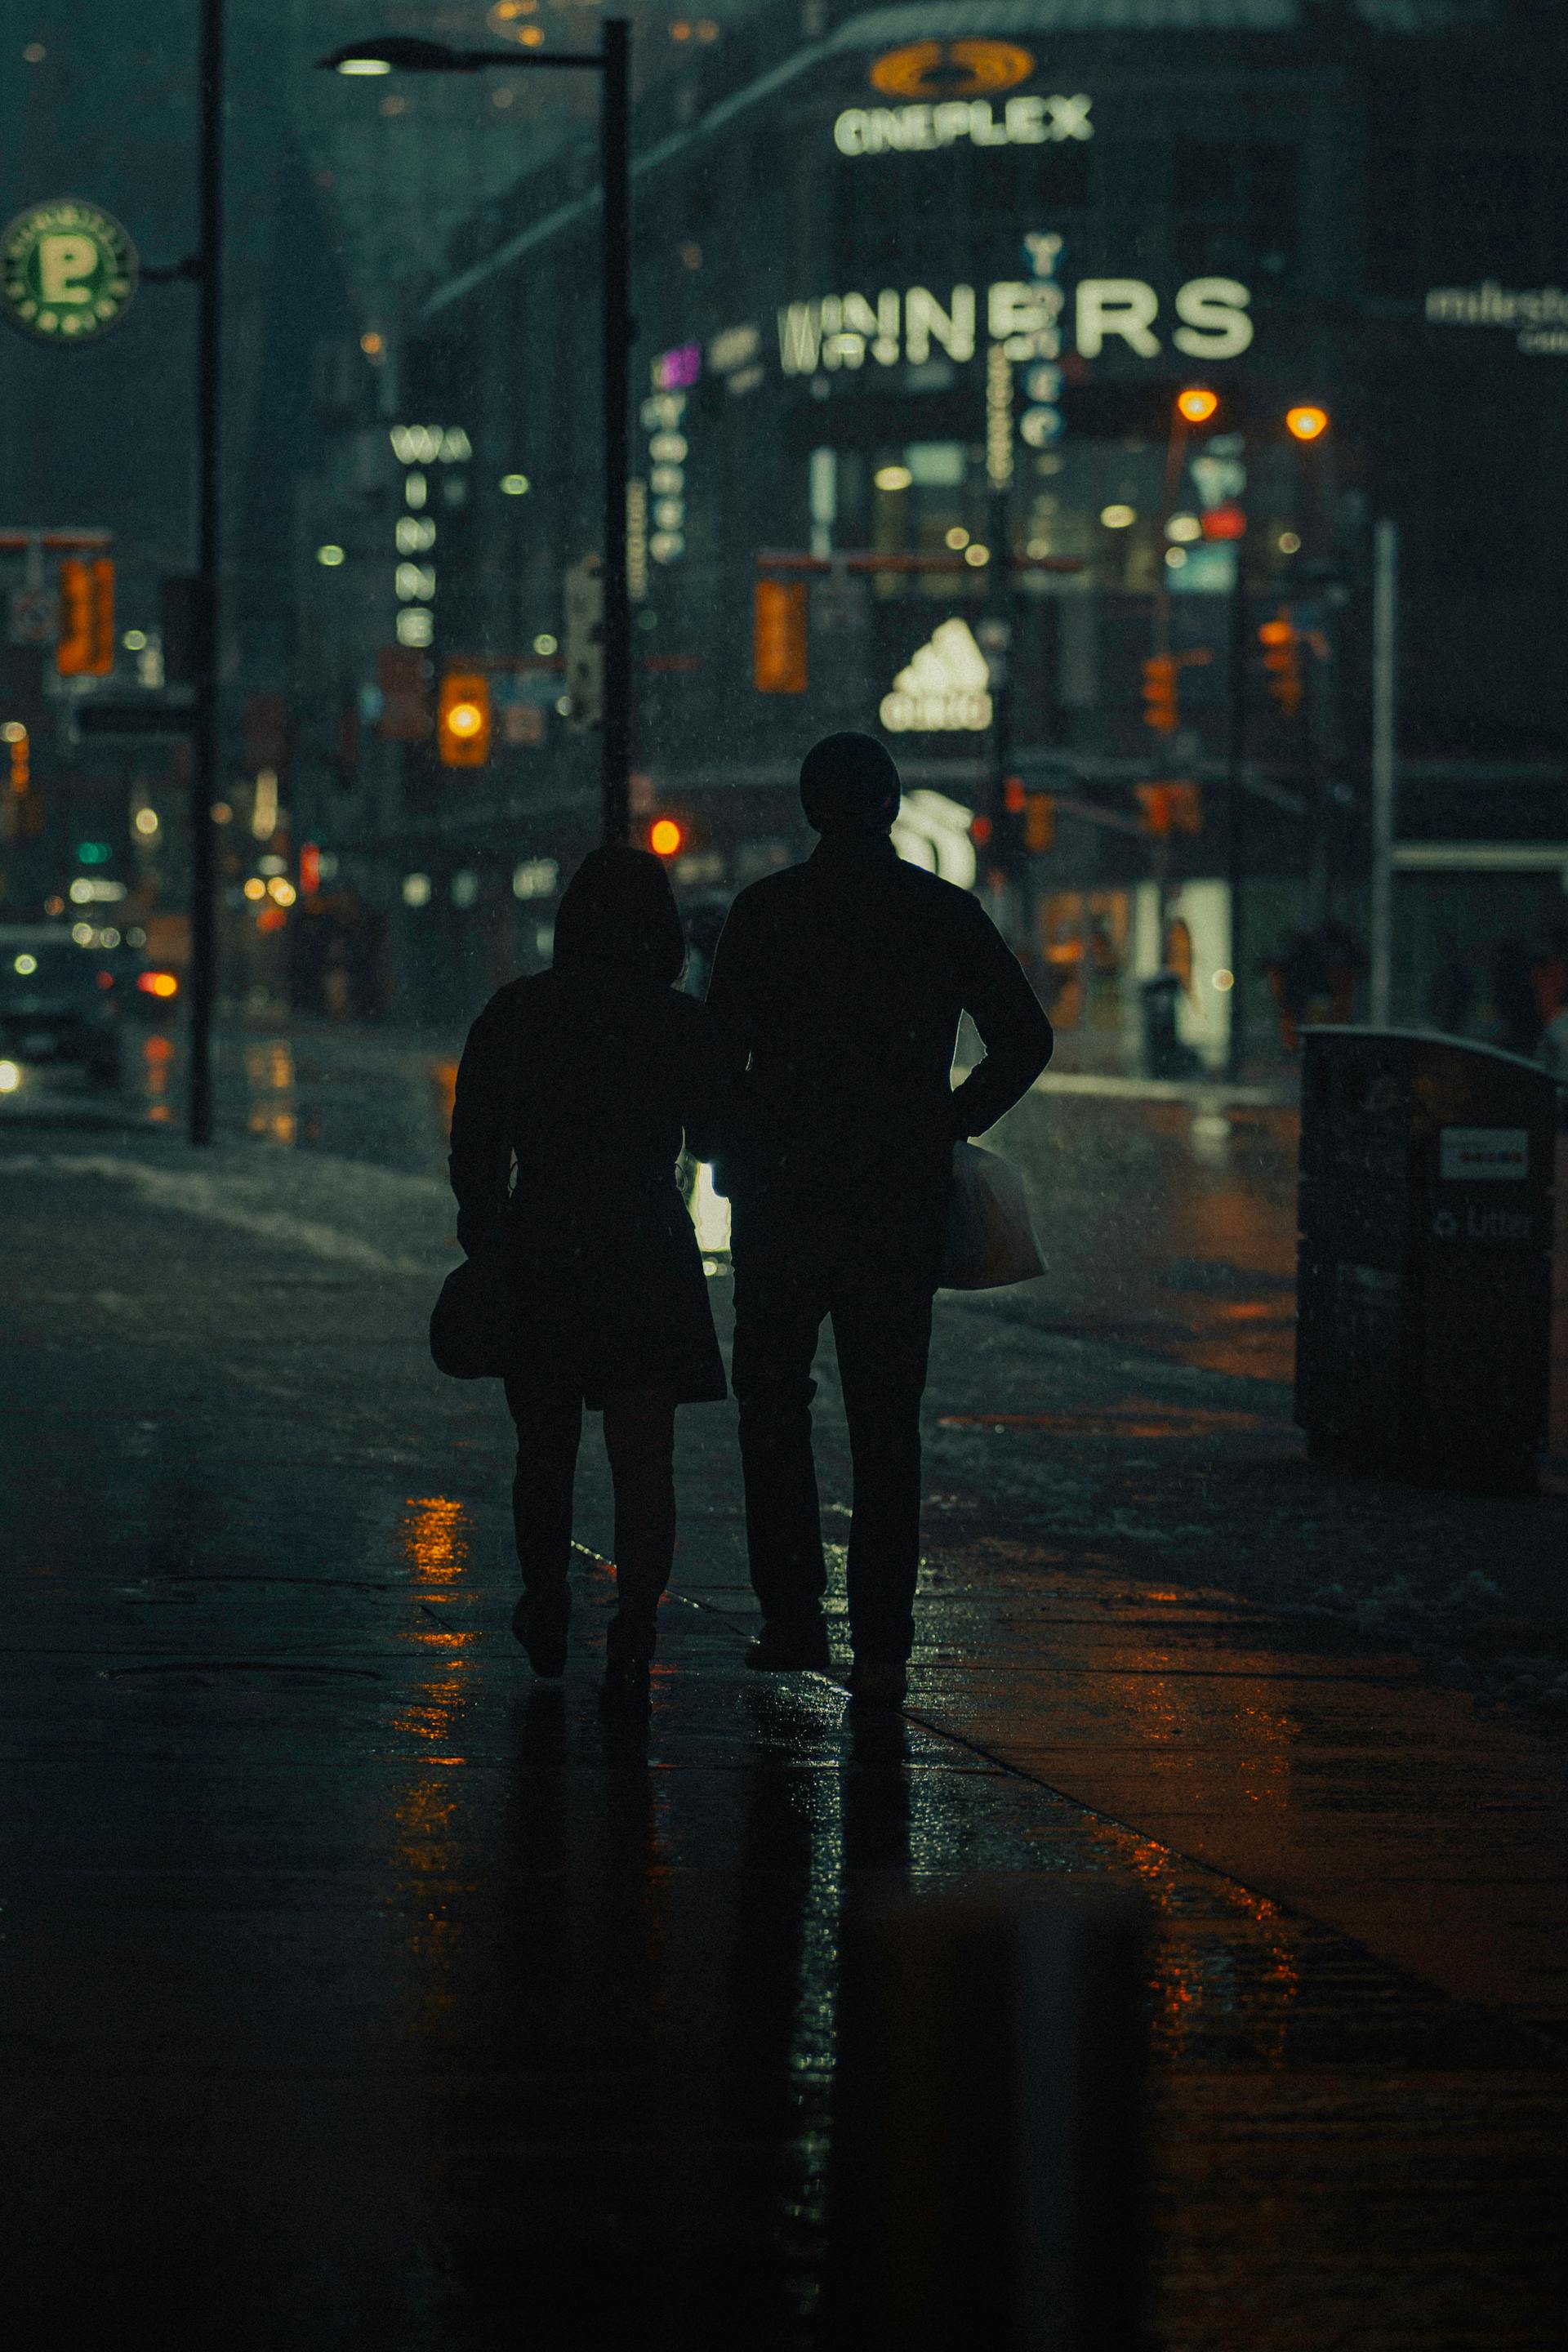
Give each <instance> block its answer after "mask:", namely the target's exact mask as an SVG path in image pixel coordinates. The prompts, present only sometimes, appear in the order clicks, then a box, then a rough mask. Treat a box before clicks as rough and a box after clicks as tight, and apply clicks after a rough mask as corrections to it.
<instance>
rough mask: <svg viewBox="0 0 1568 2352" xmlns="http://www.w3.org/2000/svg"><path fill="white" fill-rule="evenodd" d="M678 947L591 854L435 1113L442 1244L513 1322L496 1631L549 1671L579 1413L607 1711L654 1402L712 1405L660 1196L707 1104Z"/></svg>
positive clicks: (689, 1242)
mask: <svg viewBox="0 0 1568 2352" xmlns="http://www.w3.org/2000/svg"><path fill="white" fill-rule="evenodd" d="M685 952H686V950H685V943H684V940H683V939H682V935H681V929H680V919H679V914H678V912H677V910H676V905H675V899H674V896H673V894H672V892H671V890H670V887H669V881H668V876H667V875H666V873H665V870H664V867H663V866H662V865H661V864H660V862H659V860H658V858H657V857H653V856H648V855H647V853H646V852H644V851H640V850H631V849H596V850H595V851H593V852H592V853H591V855H590V856H587V857H586V858H585V859H584V862H583V864H582V866H580V867H579V869H578V871H577V873H576V874H575V875H574V877H573V880H572V882H571V885H570V887H568V889H567V891H566V893H565V896H564V897H563V899H562V901H561V908H560V912H559V915H558V917H557V919H556V926H555V961H554V964H553V967H552V970H551V971H547V972H542V973H540V974H538V975H537V976H536V977H534V978H532V979H529V980H519V981H513V982H511V983H510V986H508V987H506V988H503V989H501V990H500V992H499V993H498V994H497V995H495V996H493V997H492V998H491V999H490V1002H489V1004H487V1005H486V1007H485V1009H484V1011H483V1012H482V1013H480V1015H479V1019H478V1020H477V1021H476V1022H475V1024H474V1025H473V1028H472V1029H471V1030H470V1032H469V1034H468V1044H467V1045H466V1046H465V1048H464V1051H463V1058H462V1062H461V1065H460V1066H459V1068H458V1085H457V1094H456V1098H455V1101H454V1105H453V1111H452V1139H451V1157H450V1160H449V1167H450V1172H451V1180H452V1189H453V1191H454V1192H456V1194H457V1196H458V1240H459V1241H460V1243H461V1244H462V1245H463V1247H464V1248H465V1249H466V1250H468V1251H470V1252H471V1251H472V1250H473V1249H474V1247H475V1246H476V1244H478V1243H479V1241H480V1240H481V1239H482V1238H484V1237H485V1236H486V1235H487V1234H489V1233H491V1232H492V1231H493V1229H494V1228H495V1227H496V1225H497V1224H498V1223H499V1224H500V1227H501V1232H502V1236H503V1241H504V1248H505V1256H506V1262H507V1265H508V1267H509V1270H510V1286H511V1297H512V1303H513V1307H514V1310H515V1315H516V1327H517V1354H516V1362H515V1366H514V1369H513V1370H512V1372H511V1374H510V1377H509V1378H508V1380H507V1382H506V1396H507V1403H508V1405H509V1406H510V1410H511V1413H512V1417H513V1419H514V1421H515V1422H516V1423H517V1429H518V1467H517V1476H516V1480H515V1482H514V1485H513V1489H512V1500H513V1517H514V1522H515V1527H516V1533H517V1544H518V1556H519V1560H520V1563H521V1569H522V1578H523V1598H522V1600H521V1602H520V1603H519V1607H518V1612H517V1615H516V1617H515V1619H514V1621H513V1622H514V1628H515V1630H516V1632H517V1633H518V1636H519V1639H520V1640H521V1641H522V1642H523V1643H524V1644H525V1646H526V1647H527V1649H528V1651H529V1654H530V1657H531V1660H532V1662H533V1664H534V1666H535V1668H536V1670H537V1671H539V1672H541V1673H547V1674H548V1673H556V1674H559V1673H560V1672H561V1671H562V1667H563V1664H564V1659H565V1650H566V1624H567V1617H568V1615H569V1612H570V1607H571V1596H570V1588H569V1585H568V1581H567V1567H568V1563H569V1561H570V1558H571V1545H572V1478H573V1471H574V1465H575V1461H576V1454H577V1446H578V1441H579V1437H580V1433H581V1426H582V1414H583V1408H584V1405H586V1406H587V1407H589V1408H590V1409H591V1410H593V1411H601V1410H602V1411H603V1412H604V1415H605V1444H606V1446H607V1448H608V1451H609V1455H610V1465H611V1469H612V1472H613V1474H614V1479H615V1489H616V1538H615V1549H616V1572H617V1578H618V1593H619V1601H620V1607H619V1612H618V1613H617V1616H616V1621H615V1622H614V1624H613V1625H612V1627H611V1647H610V1673H609V1675H608V1677H607V1680H606V1688H607V1689H610V1690H612V1693H614V1692H615V1691H616V1690H619V1691H620V1693H621V1695H622V1696H634V1695H636V1693H637V1691H638V1690H639V1689H640V1688H643V1687H646V1677H647V1659H648V1657H649V1656H650V1655H651V1654H652V1650H653V1638H654V1632H653V1628H654V1610H655V1608H656V1606H657V1604H658V1596H659V1594H660V1593H661V1592H662V1591H663V1590H664V1586H665V1583H666V1582H667V1580H668V1575H669V1569H670V1561H671V1558H672V1555H673V1549H674V1539H675V1493H674V1486H673V1479H672V1473H671V1468H670V1460H671V1450H672V1447H673V1444H674V1416H675V1407H676V1406H677V1405H678V1404H681V1403H697V1402H706V1401H710V1400H717V1399H719V1398H721V1397H722V1396H723V1394H724V1392H725V1391H724V1370H723V1364H722V1360H721V1357H720V1354H719V1349H718V1343H717V1341H716V1340H715V1339H714V1336H713V1318H712V1315H711V1313H710V1308H709V1304H708V1286H707V1282H706V1279H705V1277H704V1276H703V1271H702V1261H701V1257H700V1253H699V1250H698V1246H697V1238H696V1234H694V1232H693V1230H692V1225H691V1220H690V1218H689V1215H688V1213H687V1211H686V1207H685V1204H684V1202H682V1200H681V1197H680V1193H679V1190H678V1189H677V1185H676V1181H675V1165H676V1160H677V1159H678V1157H679V1152H680V1150H681V1144H682V1139H683V1137H684V1138H687V1139H689V1140H690V1141H691V1143H692V1146H693V1148H694V1149H695V1150H699V1152H700V1154H701V1155H702V1156H707V1154H708V1152H709V1150H710V1139H709V1130H710V1123H711V1119H712V1116H713V1105H714V1098H715V1091H716V1087H715V1068H714V1062H713V1057H712V1055H711V1051H710V1045H709V1028H708V1014H707V1013H706V1011H705V1009H704V1008H703V1006H701V1005H700V1004H699V1003H696V1001H695V1000H694V999H692V998H691V997H688V996H683V995H680V994H679V993H678V992H677V991H676V988H675V982H677V981H678V980H679V977H680V971H681V966H682V964H683V962H684V961H685ZM509 1143H510V1150H511V1153H512V1155H513V1156H514V1157H515V1160H516V1167H517V1174H516V1181H515V1183H514V1185H513V1187H512V1189H511V1192H510V1196H508V1195H507V1193H506V1192H505V1191H504V1189H503V1186H502V1182H501V1168H502V1165H503V1152H504V1150H505V1148H506V1146H507V1145H508V1144H509Z"/></svg>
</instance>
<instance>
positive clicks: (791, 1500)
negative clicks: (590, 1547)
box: [731, 1227, 827, 1623]
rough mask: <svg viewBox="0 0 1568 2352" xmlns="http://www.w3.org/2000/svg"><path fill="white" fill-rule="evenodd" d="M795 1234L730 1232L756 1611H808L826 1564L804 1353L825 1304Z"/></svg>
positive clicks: (811, 1349)
mask: <svg viewBox="0 0 1568 2352" xmlns="http://www.w3.org/2000/svg"><path fill="white" fill-rule="evenodd" d="M821 1284H822V1276H821V1271H820V1268H819V1266H818V1265H816V1263H815V1262H814V1252H813V1250H812V1248H811V1245H810V1244H809V1242H808V1241H807V1240H806V1239H805V1237H804V1236H802V1235H792V1234H776V1233H767V1234H757V1235H756V1236H754V1237H749V1236H747V1235H746V1234H745V1233H744V1229H743V1227H742V1231H741V1232H740V1233H739V1234H737V1237H736V1251H735V1347H734V1355H733V1358H732V1363H731V1381H732V1385H733V1388H734V1391H735V1397H736V1402H738V1404H739V1406H740V1409H741V1465H742V1471H743V1473H744V1475H745V1482H746V1549H747V1554H748V1557H749V1559H750V1561H751V1570H752V1585H753V1586H754V1587H755V1590H756V1595H757V1599H758V1601H760V1602H761V1604H762V1611H763V1617H764V1618H767V1619H770V1620H774V1621H778V1622H784V1623H788V1622H791V1621H792V1620H793V1621H795V1622H798V1621H800V1620H801V1619H802V1618H812V1617H815V1616H816V1612H818V1611H819V1610H820V1609H821V1606H822V1595H823V1592H824V1591H825V1589H826V1583H827V1574H826V1568H825V1567H824V1564H823V1558H822V1519H821V1513H820V1510H819V1507H818V1504H817V1495H816V1464H815V1462H814V1461H813V1459H812V1452H811V1401H812V1399H813V1397H814V1396H815V1395H816V1381H814V1380H813V1379H812V1377H811V1360H812V1358H813V1356H814V1355H815V1354H816V1339H817V1333H818V1331H819V1330H820V1328H821V1325H822V1318H823V1313H824V1309H825V1303H826V1302H825V1299H824V1297H823V1293H822V1287H821Z"/></svg>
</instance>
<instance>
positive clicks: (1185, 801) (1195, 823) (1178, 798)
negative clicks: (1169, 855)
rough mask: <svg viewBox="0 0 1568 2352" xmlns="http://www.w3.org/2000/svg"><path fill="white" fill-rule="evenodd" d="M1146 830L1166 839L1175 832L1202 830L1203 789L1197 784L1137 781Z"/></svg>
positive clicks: (1135, 788) (1137, 792) (1137, 790)
mask: <svg viewBox="0 0 1568 2352" xmlns="http://www.w3.org/2000/svg"><path fill="white" fill-rule="evenodd" d="M1133 791H1134V793H1136V795H1137V799H1138V805H1139V807H1140V808H1141V809H1142V813H1143V830H1144V832H1145V833H1152V834H1154V835H1157V836H1158V837H1159V838H1160V839H1162V840H1164V839H1166V838H1167V837H1168V836H1169V835H1171V834H1173V833H1202V831H1203V829H1204V801H1203V791H1202V788H1201V786H1199V785H1197V784H1135V785H1134V786H1133Z"/></svg>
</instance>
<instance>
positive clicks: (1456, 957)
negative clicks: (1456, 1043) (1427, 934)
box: [1424, 931, 1476, 1037]
mask: <svg viewBox="0 0 1568 2352" xmlns="http://www.w3.org/2000/svg"><path fill="white" fill-rule="evenodd" d="M1424 1010H1425V1012H1426V1018H1427V1020H1428V1021H1429V1022H1430V1023H1431V1024H1432V1026H1433V1028H1434V1029H1436V1030H1438V1031H1440V1032H1441V1034H1443V1035H1444V1036H1445V1037H1462V1036H1463V1035H1464V1034H1465V1033H1466V1031H1467V1030H1468V1028H1469V1025H1470V1023H1471V1022H1472V1021H1473V1020H1474V1019H1475V1014H1476V975H1475V971H1474V968H1473V966H1472V965H1471V962H1470V960H1469V958H1468V955H1466V953H1465V951H1464V950H1463V949H1462V948H1461V947H1460V945H1459V942H1458V937H1457V935H1456V934H1455V933H1454V932H1453V931H1444V932H1443V933H1442V934H1441V936H1440V937H1439V939H1438V941H1437V963H1436V969H1435V971H1433V974H1432V977H1431V979H1430V980H1429V981H1428V982H1427V983H1426V1003H1425V1006H1424Z"/></svg>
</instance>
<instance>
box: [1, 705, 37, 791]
mask: <svg viewBox="0 0 1568 2352" xmlns="http://www.w3.org/2000/svg"><path fill="white" fill-rule="evenodd" d="M0 739H3V740H4V741H5V749H6V751H7V753H8V754H9V759H8V762H7V764H8V766H9V768H10V771H11V777H10V782H11V790H12V791H13V792H14V793H25V792H26V789H27V786H28V784H29V783H30V782H31V781H32V760H31V748H32V747H31V745H30V743H29V740H28V737H27V730H26V728H25V727H24V726H23V724H22V722H21V720H20V719H7V720H6V721H5V726H4V727H0Z"/></svg>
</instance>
